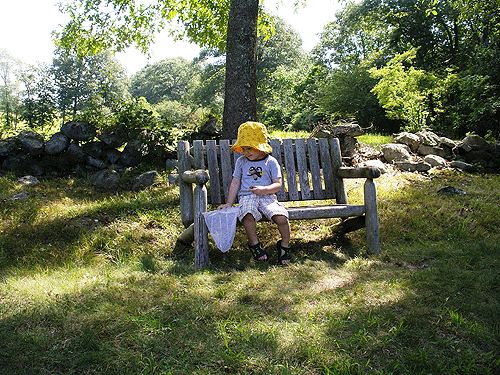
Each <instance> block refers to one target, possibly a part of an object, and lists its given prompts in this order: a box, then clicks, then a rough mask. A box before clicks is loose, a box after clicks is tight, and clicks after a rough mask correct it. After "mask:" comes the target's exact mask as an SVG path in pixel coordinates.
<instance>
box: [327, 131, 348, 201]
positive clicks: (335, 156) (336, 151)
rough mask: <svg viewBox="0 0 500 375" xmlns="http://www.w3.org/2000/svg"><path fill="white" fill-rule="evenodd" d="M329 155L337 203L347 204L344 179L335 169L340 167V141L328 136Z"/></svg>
mask: <svg viewBox="0 0 500 375" xmlns="http://www.w3.org/2000/svg"><path fill="white" fill-rule="evenodd" d="M328 142H329V143H330V156H331V158H332V168H333V171H334V176H333V185H334V186H335V193H336V195H337V196H336V200H337V204H347V195H346V193H345V189H344V181H343V180H342V179H341V178H339V177H337V172H336V171H337V170H338V169H339V168H340V167H342V156H341V154H340V142H339V139H338V138H329V139H328Z"/></svg>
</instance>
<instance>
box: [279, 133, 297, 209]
mask: <svg viewBox="0 0 500 375" xmlns="http://www.w3.org/2000/svg"><path fill="white" fill-rule="evenodd" d="M293 151H294V150H293V143H292V140H291V139H283V152H284V155H285V169H286V178H287V183H288V197H289V199H290V200H292V201H297V200H300V195H299V191H298V189H297V172H296V169H295V160H294V159H295V157H294V152H293Z"/></svg>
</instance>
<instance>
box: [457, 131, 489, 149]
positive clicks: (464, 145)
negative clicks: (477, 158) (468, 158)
mask: <svg viewBox="0 0 500 375" xmlns="http://www.w3.org/2000/svg"><path fill="white" fill-rule="evenodd" d="M491 148H492V147H491V145H490V144H489V143H488V141H487V140H486V139H484V138H483V137H481V136H479V135H476V134H471V135H468V136H467V137H465V138H464V139H463V140H462V142H460V143H459V144H458V145H457V146H456V149H458V150H459V153H463V152H471V151H478V150H485V151H491Z"/></svg>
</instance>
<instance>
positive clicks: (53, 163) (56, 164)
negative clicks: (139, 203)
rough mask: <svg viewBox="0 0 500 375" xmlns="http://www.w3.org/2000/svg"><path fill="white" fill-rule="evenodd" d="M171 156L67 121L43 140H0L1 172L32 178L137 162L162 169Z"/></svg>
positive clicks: (27, 136) (24, 136) (25, 135)
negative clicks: (30, 176)
mask: <svg viewBox="0 0 500 375" xmlns="http://www.w3.org/2000/svg"><path fill="white" fill-rule="evenodd" d="M169 157H172V155H171V154H170V153H168V152H167V151H166V150H164V149H163V148H161V147H157V146H155V145H152V144H151V143H148V142H146V141H143V140H141V139H134V140H126V139H123V138H121V137H120V136H119V135H118V134H112V133H110V134H97V132H96V130H95V129H94V128H93V127H92V126H91V125H90V124H88V123H86V122H81V121H71V122H67V123H65V124H63V125H62V126H61V129H60V131H59V132H57V133H55V134H54V135H52V136H51V138H50V139H49V140H48V141H46V142H45V141H44V139H43V138H42V136H40V135H39V134H37V133H36V132H34V131H22V132H20V133H19V134H18V135H17V136H15V137H11V138H7V139H3V140H0V166H1V171H2V172H4V173H5V172H13V173H15V174H16V175H32V176H53V177H59V176H66V175H71V174H74V173H89V172H92V173H93V172H97V171H101V170H105V169H109V170H115V171H120V170H124V169H126V168H129V167H135V166H137V165H139V164H141V163H146V164H148V165H151V166H160V167H164V166H165V160H166V159H167V158H169Z"/></svg>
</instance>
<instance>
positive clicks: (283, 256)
mask: <svg viewBox="0 0 500 375" xmlns="http://www.w3.org/2000/svg"><path fill="white" fill-rule="evenodd" d="M276 249H277V250H278V264H279V265H280V266H284V265H287V264H289V263H290V261H291V260H292V257H291V255H290V247H284V246H281V240H279V241H278V243H277V244H276ZM283 262H284V263H283Z"/></svg>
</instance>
